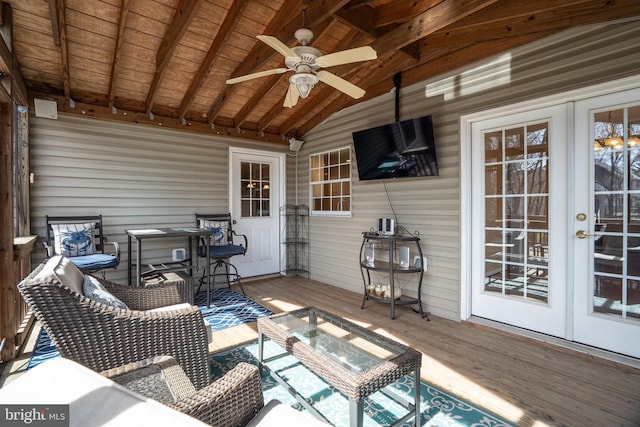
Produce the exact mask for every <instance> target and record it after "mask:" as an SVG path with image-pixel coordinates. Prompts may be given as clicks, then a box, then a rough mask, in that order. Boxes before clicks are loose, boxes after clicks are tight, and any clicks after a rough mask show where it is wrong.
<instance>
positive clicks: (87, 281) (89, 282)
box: [82, 275, 128, 310]
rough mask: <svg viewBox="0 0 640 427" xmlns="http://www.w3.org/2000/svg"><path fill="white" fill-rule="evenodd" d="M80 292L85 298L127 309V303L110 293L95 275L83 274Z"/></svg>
mask: <svg viewBox="0 0 640 427" xmlns="http://www.w3.org/2000/svg"><path fill="white" fill-rule="evenodd" d="M82 292H83V293H84V296H85V297H87V298H91V299H92V300H94V301H97V302H100V303H102V304H107V305H112V306H114V307H116V308H122V309H125V310H126V309H127V308H128V307H127V305H126V304H125V303H123V302H122V301H120V299H118V297H116V296H114V295H112V294H111V293H110V292H109V291H108V290H107V289H106V288H105V287H104V285H102V283H100V281H99V280H98V279H96V278H95V277H92V276H89V275H85V276H84V282H83V283H82Z"/></svg>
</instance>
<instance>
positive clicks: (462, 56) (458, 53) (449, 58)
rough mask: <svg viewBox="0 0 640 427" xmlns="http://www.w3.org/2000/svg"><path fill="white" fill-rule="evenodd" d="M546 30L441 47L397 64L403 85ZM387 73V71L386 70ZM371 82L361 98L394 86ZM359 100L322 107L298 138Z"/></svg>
mask: <svg viewBox="0 0 640 427" xmlns="http://www.w3.org/2000/svg"><path fill="white" fill-rule="evenodd" d="M545 35H548V34H545V33H536V34H530V35H526V36H521V37H512V38H509V39H503V40H491V41H487V42H483V43H477V44H473V45H469V46H467V47H465V48H462V49H458V50H455V51H453V52H451V51H442V55H441V56H439V57H437V58H436V57H433V58H430V60H429V61H427V62H424V63H422V64H421V65H420V66H418V67H414V66H412V65H409V64H405V65H408V66H407V67H406V68H404V69H403V68H402V67H399V69H398V67H397V68H396V71H402V83H403V85H407V86H408V85H411V84H414V83H418V82H421V81H424V80H427V79H429V78H432V77H435V76H437V75H439V74H442V73H445V72H447V71H449V70H451V69H455V68H459V67H462V66H465V65H469V64H472V63H473V62H476V61H480V60H482V59H486V58H488V57H492V56H494V55H498V54H500V53H502V52H505V51H508V50H510V49H514V48H516V47H518V46H522V45H525V44H527V43H531V42H533V41H535V40H538V39H540V38H541V37H544V36H545ZM392 62H393V61H386V63H392ZM387 74H388V72H387ZM370 83H371V84H369V85H367V86H366V87H367V93H366V95H365V97H364V99H360V100H359V101H362V100H366V99H372V98H375V97H377V96H380V95H384V94H385V93H388V92H389V91H390V90H391V89H392V88H393V82H392V81H391V80H390V79H383V80H377V79H376V80H374V81H370ZM356 103H357V102H356V101H355V100H353V99H351V98H349V97H348V96H346V95H343V96H340V97H339V98H338V99H336V100H335V101H333V102H332V103H331V104H330V105H329V106H327V107H326V108H325V109H324V110H323V111H321V112H319V113H316V115H315V116H314V117H312V118H311V119H310V120H309V121H307V122H306V123H305V124H304V125H303V126H301V127H299V128H298V129H297V132H296V137H297V138H302V137H303V136H304V134H305V133H307V132H309V131H310V130H311V129H313V128H315V127H316V126H318V125H319V124H320V123H322V122H323V121H324V120H326V119H327V118H328V117H329V116H330V115H331V114H333V113H335V112H336V111H339V110H342V109H344V108H346V107H349V106H351V105H354V104H356Z"/></svg>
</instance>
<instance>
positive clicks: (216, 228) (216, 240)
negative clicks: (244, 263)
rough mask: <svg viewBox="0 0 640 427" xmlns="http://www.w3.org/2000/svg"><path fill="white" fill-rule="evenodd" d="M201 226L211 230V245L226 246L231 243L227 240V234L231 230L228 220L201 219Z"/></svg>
mask: <svg viewBox="0 0 640 427" xmlns="http://www.w3.org/2000/svg"><path fill="white" fill-rule="evenodd" d="M200 228H206V229H209V230H211V237H210V238H209V241H210V243H209V244H210V245H211V246H225V245H228V244H229V242H228V241H227V234H228V232H229V230H228V229H229V223H228V222H226V221H206V220H200Z"/></svg>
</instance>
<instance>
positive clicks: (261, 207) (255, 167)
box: [240, 162, 271, 218]
mask: <svg viewBox="0 0 640 427" xmlns="http://www.w3.org/2000/svg"><path fill="white" fill-rule="evenodd" d="M240 197H241V201H240V215H241V216H242V218H252V217H268V216H270V215H271V211H270V206H271V169H270V165H269V164H268V163H260V162H240Z"/></svg>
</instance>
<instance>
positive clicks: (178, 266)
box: [126, 227, 211, 305]
mask: <svg viewBox="0 0 640 427" xmlns="http://www.w3.org/2000/svg"><path fill="white" fill-rule="evenodd" d="M126 232H127V237H128V240H127V248H128V251H129V262H128V279H129V282H128V283H129V284H133V283H132V281H131V279H132V270H133V260H132V256H131V246H132V245H131V241H132V239H135V240H136V264H135V265H136V281H135V285H136V286H140V285H141V283H142V279H141V278H142V275H143V272H142V241H143V240H145V239H162V238H180V237H186V238H187V239H188V241H189V246H188V247H189V249H188V251H189V255H188V258H187V259H186V260H185V261H188V264H185V263H184V262H181V263H174V264H170V265H166V264H162V265H159V266H158V265H151V266H150V271H155V272H174V271H180V270H185V269H189V272H190V273H191V274H193V238H194V237H196V244H197V243H198V238H200V237H203V240H204V242H205V248H206V251H207V266H206V269H207V305H208V304H209V294H210V286H209V285H210V284H209V280H210V277H211V257H210V253H209V248H210V243H211V242H210V239H209V236H210V235H211V230H207V229H204V228H196V227H183V228H148V229H136V230H126Z"/></svg>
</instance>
